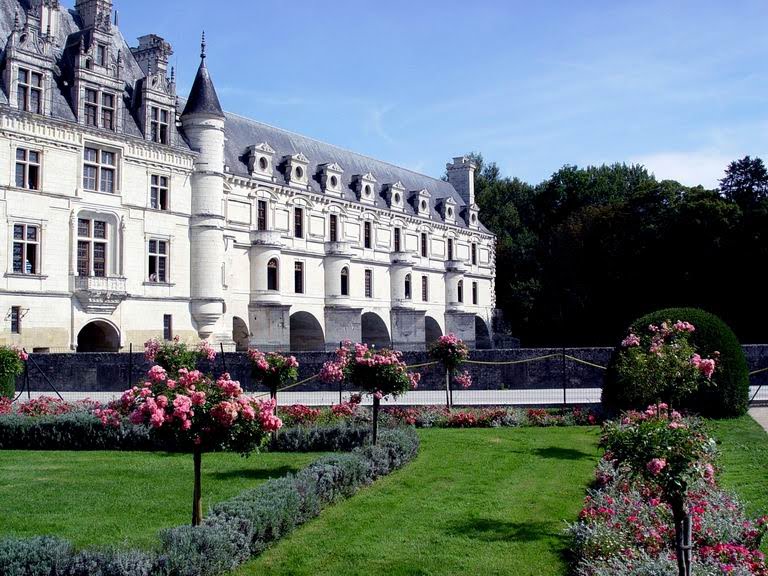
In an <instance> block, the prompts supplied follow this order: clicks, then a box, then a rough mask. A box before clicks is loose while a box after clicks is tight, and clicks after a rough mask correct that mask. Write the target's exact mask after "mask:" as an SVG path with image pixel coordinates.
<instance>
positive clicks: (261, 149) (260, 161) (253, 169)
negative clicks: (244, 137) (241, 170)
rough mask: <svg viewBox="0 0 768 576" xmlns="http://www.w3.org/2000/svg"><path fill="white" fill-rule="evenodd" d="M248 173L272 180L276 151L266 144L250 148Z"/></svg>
mask: <svg viewBox="0 0 768 576" xmlns="http://www.w3.org/2000/svg"><path fill="white" fill-rule="evenodd" d="M247 152H248V171H249V172H250V173H251V176H266V177H268V178H269V179H272V155H273V154H274V153H275V151H274V150H273V149H272V147H271V146H270V145H269V144H267V143H266V142H262V143H261V144H255V145H253V146H249V147H248V150H247Z"/></svg>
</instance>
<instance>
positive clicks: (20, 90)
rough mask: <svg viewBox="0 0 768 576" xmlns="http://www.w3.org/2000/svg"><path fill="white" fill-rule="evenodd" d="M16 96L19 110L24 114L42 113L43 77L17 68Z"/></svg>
mask: <svg viewBox="0 0 768 576" xmlns="http://www.w3.org/2000/svg"><path fill="white" fill-rule="evenodd" d="M17 78H18V81H19V82H18V86H17V88H16V96H17V98H18V101H19V104H18V105H19V110H23V111H24V112H34V113H35V114H42V112H43V75H42V74H40V73H38V72H32V71H31V70H28V69H26V68H19V75H18V77H17Z"/></svg>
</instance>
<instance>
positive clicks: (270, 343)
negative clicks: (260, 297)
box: [248, 302, 291, 352]
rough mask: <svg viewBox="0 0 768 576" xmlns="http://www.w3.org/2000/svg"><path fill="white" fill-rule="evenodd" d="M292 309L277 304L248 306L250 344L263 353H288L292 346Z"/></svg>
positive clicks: (253, 303) (252, 304)
mask: <svg viewBox="0 0 768 576" xmlns="http://www.w3.org/2000/svg"><path fill="white" fill-rule="evenodd" d="M290 309H291V307H290V306H288V305H286V304H277V303H269V302H262V303H255V302H251V303H250V304H248V327H249V329H250V332H251V334H253V336H252V337H251V339H250V341H249V342H248V344H249V345H250V346H251V347H252V348H258V349H259V350H262V351H267V352H271V351H276V350H281V351H288V348H290V345H291V313H290Z"/></svg>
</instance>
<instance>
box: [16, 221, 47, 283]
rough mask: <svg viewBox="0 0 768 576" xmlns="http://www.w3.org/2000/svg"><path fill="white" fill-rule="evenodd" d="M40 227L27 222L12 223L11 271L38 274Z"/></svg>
mask: <svg viewBox="0 0 768 576" xmlns="http://www.w3.org/2000/svg"><path fill="white" fill-rule="evenodd" d="M39 253H40V229H39V228H38V227H37V226H32V225H29V224H14V225H13V273H14V274H39V273H40V268H39V263H38V255H39Z"/></svg>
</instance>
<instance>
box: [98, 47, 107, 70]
mask: <svg viewBox="0 0 768 576" xmlns="http://www.w3.org/2000/svg"><path fill="white" fill-rule="evenodd" d="M96 64H98V65H99V66H106V65H107V47H106V46H105V45H104V44H97V45H96Z"/></svg>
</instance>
